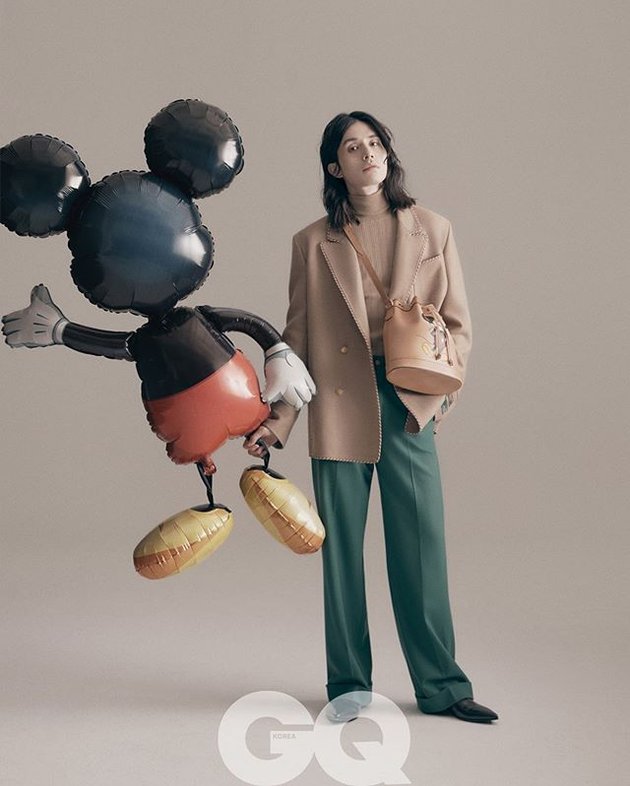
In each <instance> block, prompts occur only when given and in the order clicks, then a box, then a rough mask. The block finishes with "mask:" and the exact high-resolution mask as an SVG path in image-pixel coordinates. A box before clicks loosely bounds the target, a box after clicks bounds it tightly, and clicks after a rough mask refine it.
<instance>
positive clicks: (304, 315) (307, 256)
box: [265, 205, 472, 463]
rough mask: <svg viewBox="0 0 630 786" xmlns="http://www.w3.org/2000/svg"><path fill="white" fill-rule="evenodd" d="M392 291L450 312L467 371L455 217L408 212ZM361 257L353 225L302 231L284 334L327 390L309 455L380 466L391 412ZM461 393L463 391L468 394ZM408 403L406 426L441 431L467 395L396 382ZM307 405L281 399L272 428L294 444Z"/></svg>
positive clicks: (318, 400) (467, 331)
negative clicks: (381, 394) (383, 411)
mask: <svg viewBox="0 0 630 786" xmlns="http://www.w3.org/2000/svg"><path fill="white" fill-rule="evenodd" d="M396 215H397V219H398V229H397V236H396V246H395V255H394V262H393V270H392V280H391V288H390V292H389V294H390V297H392V298H398V299H400V300H403V301H407V300H410V299H411V298H412V297H413V296H414V295H416V296H417V297H418V298H419V299H420V301H421V302H423V303H433V304H434V305H435V306H436V307H437V308H438V310H439V311H440V313H441V314H442V317H443V318H444V321H445V322H446V325H447V326H448V328H449V330H450V332H451V334H452V336H453V340H454V342H455V349H456V355H457V363H458V364H459V367H460V370H461V371H462V374H465V370H466V364H467V361H468V355H469V352H470V347H471V341H472V333H471V325H470V314H469V310H468V303H467V299H466V291H465V289H464V279H463V275H462V270H461V266H460V261H459V257H458V254H457V248H456V246H455V240H454V238H453V232H452V228H451V223H450V221H449V220H448V219H446V218H444V216H441V215H439V214H438V213H434V212H433V211H432V210H429V209H428V208H425V207H422V206H420V205H415V206H414V207H411V208H407V209H405V210H399V211H398V212H397V213H396ZM359 265H360V262H359V260H358V258H357V255H356V252H355V250H354V249H353V248H352V245H351V244H350V242H349V241H348V239H347V238H346V236H345V235H344V233H343V232H341V231H335V230H332V229H331V228H330V227H329V226H328V221H327V218H326V217H324V218H321V219H319V220H318V221H315V222H314V223H313V224H310V225H309V226H307V227H306V228H304V229H302V230H301V231H300V232H298V233H297V234H296V235H295V236H294V238H293V256H292V260H291V275H290V280H289V310H288V313H287V324H286V328H285V330H284V333H283V340H284V341H286V342H287V344H289V345H290V346H291V347H292V348H293V349H294V350H295V352H296V353H297V354H298V355H299V356H300V357H301V358H302V360H303V361H304V363H306V365H307V367H308V369H309V371H310V373H311V375H312V377H313V379H314V380H315V384H316V385H317V394H316V395H315V396H314V397H313V399H312V400H311V402H310V404H308V435H309V436H308V442H309V454H310V456H312V457H313V458H320V459H336V460H338V461H361V462H366V463H375V462H376V461H378V459H379V458H380V452H381V419H380V407H379V401H378V393H377V389H376V377H375V374H374V367H373V364H372V359H371V357H372V353H371V348H370V332H369V327H368V318H367V312H366V308H365V299H364V295H363V283H362V279H361V271H360V268H359ZM460 390H461V389H460ZM459 392H460V391H458V393H459ZM396 393H397V394H398V396H399V397H400V399H401V400H402V402H403V403H404V405H405V407H406V408H407V410H408V413H409V414H408V416H407V421H406V424H405V430H406V431H408V432H411V433H417V432H418V431H419V429H422V428H424V427H425V426H426V425H427V424H429V423H431V422H432V417H433V415H435V416H436V421H435V424H434V430H435V431H437V425H438V423H439V422H440V421H441V420H442V419H443V417H444V415H445V414H446V413H447V412H450V411H451V409H452V407H453V405H454V404H455V402H456V400H457V394H455V395H454V396H451V397H448V399H447V400H445V397H444V396H443V395H439V396H434V395H428V394H425V393H412V392H410V391H405V390H402V389H400V388H396ZM298 414H299V413H298V412H297V411H296V410H294V409H293V408H292V407H290V406H288V405H287V404H285V403H283V402H278V403H275V404H273V405H272V413H271V415H270V417H269V418H268V419H267V421H265V425H266V426H267V427H268V428H269V429H270V430H271V431H273V433H274V434H275V435H276V437H277V439H278V443H276V447H283V446H284V445H285V444H286V441H287V439H288V436H289V433H290V431H291V429H292V427H293V425H294V423H295V420H296V418H297V416H298Z"/></svg>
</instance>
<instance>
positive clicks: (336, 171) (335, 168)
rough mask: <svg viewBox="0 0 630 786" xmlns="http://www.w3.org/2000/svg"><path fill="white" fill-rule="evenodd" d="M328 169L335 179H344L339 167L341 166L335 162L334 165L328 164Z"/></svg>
mask: <svg viewBox="0 0 630 786" xmlns="http://www.w3.org/2000/svg"><path fill="white" fill-rule="evenodd" d="M327 169H328V171H329V173H330V174H331V175H332V176H333V177H343V175H342V174H341V167H340V166H339V164H337V163H335V162H333V163H332V164H328V167H327Z"/></svg>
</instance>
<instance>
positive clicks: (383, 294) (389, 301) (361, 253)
mask: <svg viewBox="0 0 630 786" xmlns="http://www.w3.org/2000/svg"><path fill="white" fill-rule="evenodd" d="M343 231H344V234H345V236H346V237H347V238H348V240H349V241H350V243H351V245H352V247H353V248H354V250H355V251H356V252H357V256H358V257H359V260H360V261H361V262H363V267H364V268H365V269H366V270H367V272H368V275H369V276H370V278H371V279H372V281H373V283H374V286H375V287H376V289H377V290H378V293H379V295H380V296H381V298H382V299H383V303H385V306H386V307H387V306H391V305H392V303H393V302H394V301H393V300H392V299H391V298H390V297H389V295H388V294H387V292H385V287H384V286H383V283H382V281H381V279H380V278H379V277H378V276H377V274H376V270H374V268H373V267H372V263H371V262H370V258H369V256H368V255H367V254H366V253H365V251H364V250H363V248H362V246H361V244H360V243H359V239H358V237H357V236H356V235H355V234H354V232H353V230H352V229H351V228H350V225H349V224H345V226H344V228H343Z"/></svg>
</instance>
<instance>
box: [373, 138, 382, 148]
mask: <svg viewBox="0 0 630 786" xmlns="http://www.w3.org/2000/svg"><path fill="white" fill-rule="evenodd" d="M372 144H373V145H374V146H375V147H380V146H381V142H380V140H379V139H373V140H372Z"/></svg>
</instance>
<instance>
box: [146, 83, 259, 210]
mask: <svg viewBox="0 0 630 786" xmlns="http://www.w3.org/2000/svg"><path fill="white" fill-rule="evenodd" d="M144 152H145V155H146V159H147V163H148V165H149V169H151V171H152V172H154V173H155V174H156V175H159V176H160V177H163V178H165V179H167V180H170V181H172V182H174V183H176V184H177V185H178V186H179V187H180V188H181V189H182V190H183V191H185V192H186V193H187V194H189V195H190V196H192V197H204V196H209V195H210V194H218V193H219V191H223V189H225V188H227V187H228V186H229V185H230V183H231V182H232V180H233V179H234V177H235V176H236V175H238V173H239V172H240V171H241V169H242V168H243V141H242V139H241V137H240V134H239V132H238V128H237V127H236V126H235V125H234V123H233V122H232V121H231V120H230V118H229V117H228V115H227V114H226V113H225V112H224V111H223V110H222V109H219V108H218V107H216V106H212V105H210V104H206V103H204V102H203V101H198V100H196V99H190V98H189V99H179V100H177V101H173V102H172V103H170V104H169V105H168V106H166V107H164V109H162V110H160V111H159V112H158V113H157V114H156V115H155V116H154V117H152V118H151V120H150V121H149V124H148V126H147V127H146V130H145V132H144Z"/></svg>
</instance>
